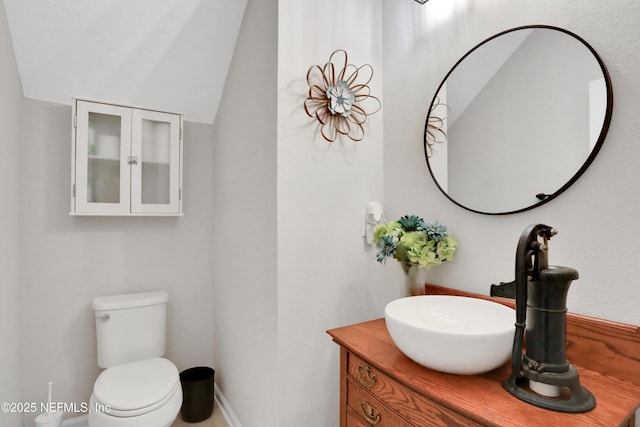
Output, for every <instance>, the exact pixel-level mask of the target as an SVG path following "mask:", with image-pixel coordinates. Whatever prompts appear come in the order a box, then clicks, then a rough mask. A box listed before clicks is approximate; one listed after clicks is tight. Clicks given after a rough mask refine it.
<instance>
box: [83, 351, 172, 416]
mask: <svg viewBox="0 0 640 427" xmlns="http://www.w3.org/2000/svg"><path fill="white" fill-rule="evenodd" d="M181 404H182V387H181V386H180V378H179V374H178V369H177V368H176V367H175V365H174V364H173V363H171V362H170V361H169V360H167V359H164V358H160V357H158V358H153V359H147V360H141V361H137V362H132V363H127V364H124V365H119V366H114V367H112V368H109V369H107V370H105V371H103V372H102V373H101V374H100V376H99V377H98V379H97V380H96V382H95V384H94V387H93V394H92V395H91V399H90V402H89V425H90V426H91V427H138V426H153V427H169V426H170V425H171V423H172V422H173V421H174V420H175V418H176V415H177V414H178V412H179V411H180V406H181Z"/></svg>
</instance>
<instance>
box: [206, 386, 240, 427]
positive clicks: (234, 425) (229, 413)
mask: <svg viewBox="0 0 640 427" xmlns="http://www.w3.org/2000/svg"><path fill="white" fill-rule="evenodd" d="M213 389H214V399H215V401H216V404H217V405H218V409H220V411H221V412H222V415H224V418H225V419H226V420H227V422H228V423H229V426H230V427H242V423H241V422H240V420H239V419H238V416H237V415H236V413H235V412H233V409H231V406H229V402H227V399H225V398H224V395H223V394H222V391H220V389H219V388H218V384H214V385H213Z"/></svg>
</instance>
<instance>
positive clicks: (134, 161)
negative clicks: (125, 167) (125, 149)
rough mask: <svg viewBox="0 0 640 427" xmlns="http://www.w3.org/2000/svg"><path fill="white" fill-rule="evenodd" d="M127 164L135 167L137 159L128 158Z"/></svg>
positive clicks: (133, 157) (134, 157)
mask: <svg viewBox="0 0 640 427" xmlns="http://www.w3.org/2000/svg"><path fill="white" fill-rule="evenodd" d="M127 163H129V164H130V165H137V164H138V158H137V157H136V156H129V157H127Z"/></svg>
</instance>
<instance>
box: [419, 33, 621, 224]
mask: <svg viewBox="0 0 640 427" xmlns="http://www.w3.org/2000/svg"><path fill="white" fill-rule="evenodd" d="M612 107H613V91H612V87H611V80H610V78H609V74H608V72H607V69H606V67H605V65H604V63H603V62H602V60H601V59H600V57H598V55H597V53H596V52H595V51H594V50H593V48H592V47H591V46H589V44H587V43H586V42H585V41H584V40H583V39H581V38H580V37H578V36H577V35H575V34H573V33H571V32H569V31H566V30H563V29H561V28H555V27H550V26H543V25H533V26H526V27H518V28H513V29H511V30H507V31H504V32H502V33H499V34H496V35H495V36H493V37H490V38H489V39H487V40H485V41H483V42H482V43H480V44H479V45H477V46H476V47H474V48H473V49H472V50H471V51H469V52H468V53H467V54H466V55H464V56H463V57H462V58H461V59H460V60H459V61H458V62H457V63H456V64H455V65H454V67H453V68H452V69H451V71H449V73H448V74H447V76H446V77H445V79H444V80H443V82H442V83H441V84H440V87H439V88H438V91H437V93H436V95H435V96H434V98H433V101H432V103H431V108H430V110H429V115H428V116H427V123H426V125H425V135H424V150H425V157H426V159H427V165H428V166H429V172H430V173H431V176H432V177H433V179H434V180H435V182H436V184H437V186H438V187H439V188H440V190H441V191H442V192H443V193H444V194H445V195H446V196H447V197H448V198H449V199H451V200H452V201H453V202H454V203H456V204H457V205H459V206H461V207H463V208H465V209H468V210H470V211H473V212H478V213H483V214H489V215H501V214H509V213H515V212H522V211H525V210H528V209H532V208H534V207H537V206H539V205H541V204H543V203H546V202H548V201H549V200H551V199H553V198H554V197H556V196H558V195H559V194H560V193H562V192H563V191H564V190H566V189H567V188H568V187H569V186H570V185H571V184H573V183H574V182H575V181H576V180H577V179H578V177H579V176H580V175H581V174H582V173H583V172H584V171H585V170H586V169H587V167H588V166H589V164H590V163H591V162H592V161H593V159H594V158H595V156H596V154H597V153H598V150H599V149H600V147H601V146H602V143H603V141H604V138H605V135H606V133H607V130H608V128H609V122H610V120H611V111H612Z"/></svg>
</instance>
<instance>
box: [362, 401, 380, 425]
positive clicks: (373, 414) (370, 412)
mask: <svg viewBox="0 0 640 427" xmlns="http://www.w3.org/2000/svg"><path fill="white" fill-rule="evenodd" d="M360 408H361V409H362V415H364V419H365V420H366V421H367V422H368V423H369V424H371V425H372V426H374V425H376V424H378V423H379V422H380V420H381V419H382V416H381V415H380V412H378V410H377V409H376V408H374V407H373V406H371V405H370V404H368V403H367V402H361V403H360Z"/></svg>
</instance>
